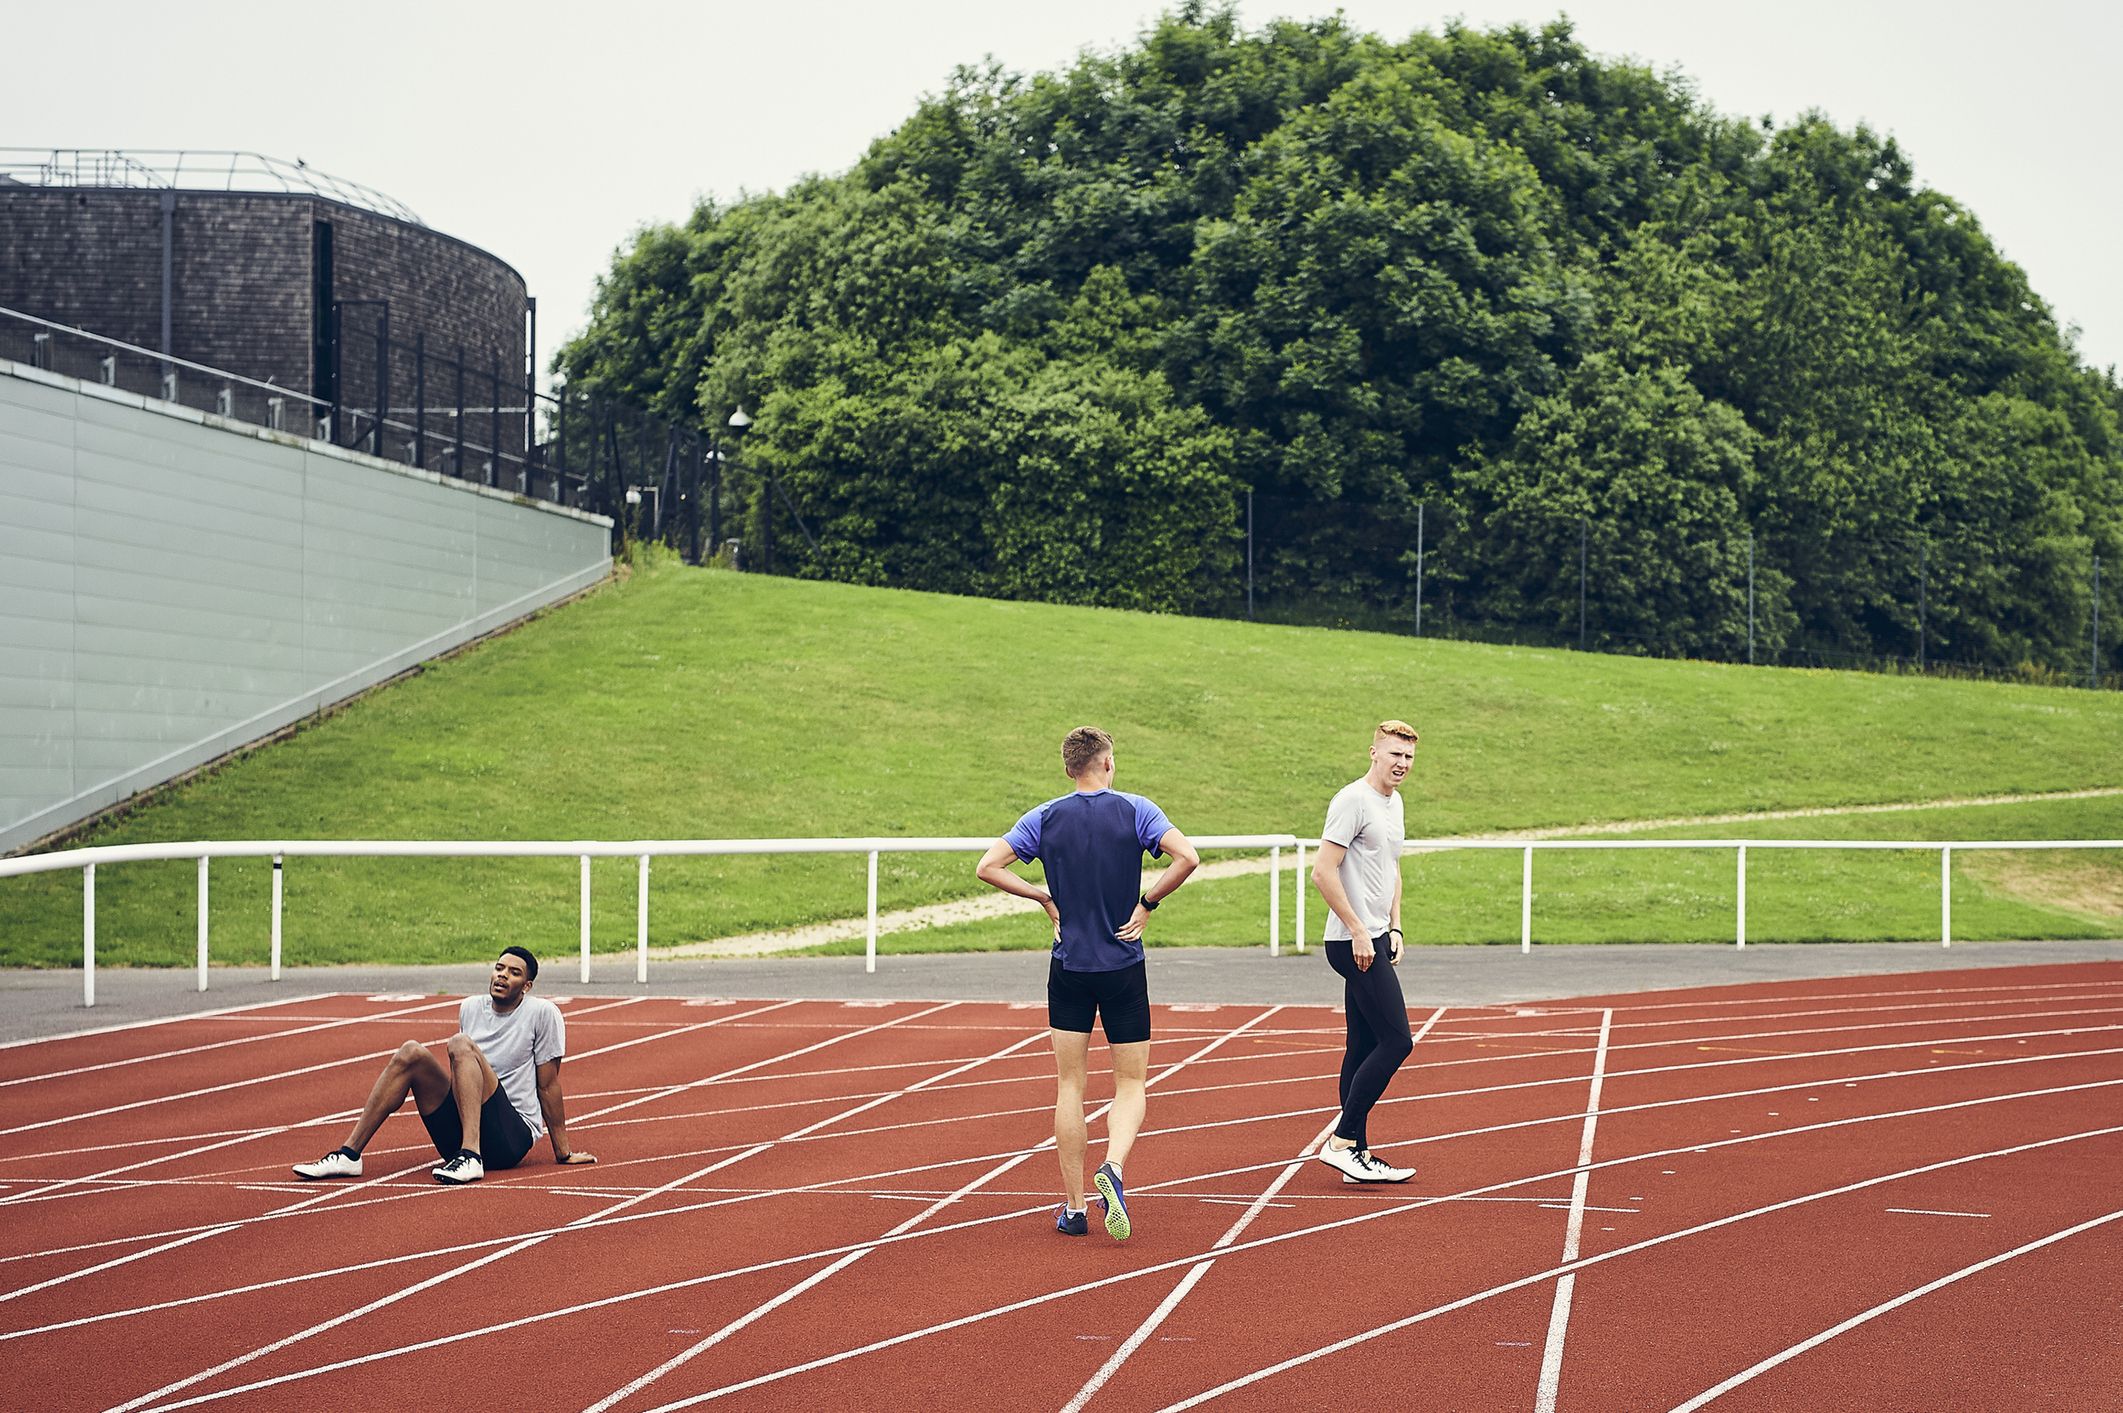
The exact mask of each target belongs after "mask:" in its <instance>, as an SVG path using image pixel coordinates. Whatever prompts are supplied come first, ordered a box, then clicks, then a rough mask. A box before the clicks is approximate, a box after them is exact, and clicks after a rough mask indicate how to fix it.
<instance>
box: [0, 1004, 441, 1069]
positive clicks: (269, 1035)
mask: <svg viewBox="0 0 2123 1413" xmlns="http://www.w3.org/2000/svg"><path fill="white" fill-rule="evenodd" d="M441 1004H454V1002H448V1003H445V1002H435V1001H429V1002H426V1003H424V1004H422V1005H418V1006H407V1007H404V1008H402V1009H400V1010H395V1011H385V1012H383V1013H382V1014H381V1015H374V1016H342V1017H339V1018H338V1019H335V1020H323V1021H317V1022H315V1023H313V1024H309V1025H303V1026H298V1027H297V1028H296V1029H293V1030H269V1031H262V1032H260V1033H258V1034H256V1035H242V1036H238V1037H236V1038H235V1039H233V1040H214V1041H209V1042H207V1043H206V1044H203V1045H186V1046H183V1047H182V1048H180V1049H176V1050H156V1051H154V1052H152V1053H150V1054H146V1055H131V1056H128V1057H127V1058H125V1059H122V1060H104V1061H102V1062H101V1063H99V1064H93V1065H76V1066H74V1067H73V1068H72V1069H69V1070H43V1071H40V1072H39V1073H37V1074H25V1075H18V1076H16V1077H15V1078H13V1079H0V1089H4V1088H7V1087H9V1086H12V1085H17V1084H35V1083H37V1082H39V1081H41V1080H47V1079H71V1078H73V1077H74V1076H76V1075H84V1074H94V1073H96V1072H97V1071H99V1070H115V1069H123V1068H124V1067H125V1066H127V1065H144V1064H147V1063H149V1062H150V1061H154V1060H174V1059H177V1058H178V1057H180V1056H183V1055H199V1054H204V1053H205V1052H207V1051H209V1050H227V1049H231V1048H233V1047H235V1046H238V1045H256V1044H259V1043H260V1042H262V1041H269V1040H290V1039H293V1038H294V1037H295V1036H298V1035H314V1034H316V1033H317V1032H319V1031H323V1030H339V1029H342V1028H343V1027H346V1026H350V1025H363V1024H366V1023H368V1022H370V1021H380V1020H390V1019H392V1018H394V1017H397V1016H410V1015H417V1014H419V1013H420V1012H422V1011H432V1010H434V1009H436V1007H437V1006H438V1005H441ZM260 1019H267V1018H266V1017H260Z"/></svg>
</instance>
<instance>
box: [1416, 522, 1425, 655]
mask: <svg viewBox="0 0 2123 1413" xmlns="http://www.w3.org/2000/svg"><path fill="white" fill-rule="evenodd" d="M1424 508H1425V505H1424V502H1422V501H1417V502H1416V503H1415V636H1416V637H1418V638H1420V637H1422V636H1423V510H1424Z"/></svg>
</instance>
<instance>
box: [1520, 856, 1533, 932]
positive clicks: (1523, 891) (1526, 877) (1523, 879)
mask: <svg viewBox="0 0 2123 1413" xmlns="http://www.w3.org/2000/svg"><path fill="white" fill-rule="evenodd" d="M1519 950H1520V951H1521V952H1530V951H1532V950H1533V846H1532V845H1530V844H1529V845H1527V846H1526V865H1525V869H1524V871H1523V872H1522V873H1521V874H1520V876H1519Z"/></svg>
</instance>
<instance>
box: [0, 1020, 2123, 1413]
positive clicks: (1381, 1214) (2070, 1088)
mask: <svg viewBox="0 0 2123 1413" xmlns="http://www.w3.org/2000/svg"><path fill="white" fill-rule="evenodd" d="M2008 1063H2009V1062H2008ZM2118 1085H2123V1079H2110V1080H2095V1081H2089V1082H2086V1083H2081V1084H2071V1085H2059V1086H2053V1087H2050V1088H2047V1089H2036V1090H2024V1091H2019V1092H2016V1093H2012V1094H2004V1095H1990V1096H1984V1097H1980V1098H1975V1099H1963V1100H1956V1101H1953V1102H1951V1103H1946V1104H1934V1105H1926V1106H1921V1107H1918V1108H1911V1109H1900V1110H1892V1111H1888V1112H1885V1113H1878V1114H1864V1115H1856V1116H1853V1117H1850V1118H1845V1119H1833V1120H1825V1121H1822V1122H1818V1123H1813V1124H1807V1125H1802V1126H1799V1127H1796V1128H1792V1129H1780V1130H1776V1131H1774V1132H1770V1133H1762V1134H1750V1135H1743V1136H1741V1137H1738V1138H1726V1139H1719V1140H1716V1141H1714V1142H1710V1143H1705V1144H1700V1145H1697V1144H1683V1145H1680V1146H1677V1147H1672V1148H1665V1149H1656V1150H1653V1151H1650V1152H1645V1153H1637V1154H1631V1155H1629V1156H1627V1157H1623V1158H1609V1159H1604V1160H1602V1161H1601V1162H1599V1163H1597V1164H1594V1165H1593V1166H1594V1167H1595V1168H1598V1169H1608V1168H1615V1167H1621V1166H1624V1165H1627V1164H1631V1163H1640V1162H1647V1161H1652V1160H1655V1159H1659V1158H1665V1157H1671V1156H1674V1155H1676V1154H1682V1153H1701V1152H1708V1151H1711V1150H1712V1149H1724V1148H1733V1147H1739V1146H1743V1145H1746V1144H1751V1143H1761V1142H1766V1141H1769V1140H1771V1139H1775V1138H1783V1137H1789V1136H1792V1135H1794V1134H1798V1133H1810V1132H1820V1131H1824V1130H1828V1129H1836V1128H1846V1127H1852V1126H1855V1125H1858V1124H1864V1123H1877V1122H1885V1121H1889V1120H1894V1119H1902V1118H1910V1117H1916V1116H1920V1115H1929V1114H1934V1113H1943V1112H1950V1111H1956V1110H1963V1109H1970V1108H1977V1107H1981V1106H1983V1105H1988V1104H2000V1103H2009V1102H2011V1101H2014V1100H2018V1099H2027V1098H2043V1097H2049V1096H2053V1095H2057V1094H2067V1093H2080V1092H2084V1091H2088V1090H2094V1089H2109V1088H2114V1087H2116V1086H2118ZM1566 1117H1569V1118H1576V1117H1579V1116H1578V1115H1575V1114H1573V1115H1568V1116H1566ZM2113 1133H2123V1127H2118V1128H2112V1129H2100V1130H2091V1131H2088V1132H2086V1133H2080V1134H2073V1135H2067V1136H2065V1137H2063V1138H2056V1139H2045V1140H2040V1141H2038V1142H2036V1143H2032V1144H2027V1145H2022V1146H2021V1147H2020V1148H2016V1149H2011V1150H1998V1151H1997V1152H1993V1153H1983V1154H1975V1155H1963V1156H1960V1157H1956V1158H1951V1159H1946V1160H1942V1161H1941V1162H1939V1163H1936V1164H1932V1165H1929V1166H1927V1167H1924V1168H1919V1169H1912V1170H1910V1171H1909V1172H1907V1173H1901V1174H1890V1175H1888V1177H1887V1178H1883V1179H1877V1180H1868V1181H1888V1180H1893V1179H1895V1178H1899V1177H1903V1176H1911V1175H1915V1174H1918V1173H1923V1172H1930V1171H1935V1170H1938V1169H1942V1168H1946V1167H1952V1166H1955V1165H1956V1164H1959V1163H1965V1162H1972V1161H1978V1160H1980V1159H1983V1158H1988V1157H1995V1156H1999V1154H2001V1153H2004V1152H2008V1151H2013V1152H2017V1151H2024V1150H2027V1149H2033V1148H2040V1147H2045V1146H2049V1145H2052V1144H2055V1143H2062V1142H2070V1141H2076V1140H2077V1139H2079V1138H2085V1137H2098V1136H2105V1135H2108V1134H2113ZM936 1166H941V1165H936ZM1275 1166H1280V1163H1279V1162H1278V1163H1274V1164H1256V1165H1253V1167H1252V1168H1244V1169H1238V1170H1237V1171H1253V1170H1258V1169H1260V1168H1265V1167H1275ZM1575 1172H1576V1169H1575V1168H1574V1167H1573V1168H1565V1169H1560V1170H1557V1171H1554V1172H1547V1173H1535V1174H1529V1175H1525V1176H1521V1177H1517V1178H1509V1179H1505V1180H1502V1181H1499V1182H1495V1183H1490V1184H1487V1185H1485V1186H1483V1187H1477V1188H1470V1189H1468V1190H1466V1191H1464V1192H1459V1193H1451V1194H1446V1195H1442V1196H1437V1197H1428V1198H1420V1199H1416V1200H1414V1201H1411V1202H1407V1203H1400V1204H1396V1205H1394V1206H1392V1207H1389V1208H1383V1209H1380V1210H1376V1211H1372V1212H1365V1213H1360V1214H1358V1215H1356V1216H1353V1217H1343V1218H1339V1219H1336V1220H1334V1221H1330V1222H1325V1223H1321V1224H1319V1225H1317V1226H1312V1227H1303V1228H1299V1229H1297V1230H1295V1231H1291V1232H1287V1233H1279V1234H1277V1235H1275V1236H1270V1237H1257V1238H1255V1239H1254V1240H1252V1241H1249V1242H1245V1243H1243V1244H1241V1245H1238V1246H1234V1247H1231V1248H1229V1249H1227V1251H1226V1252H1225V1254H1227V1255H1228V1254H1231V1253H1232V1252H1236V1251H1249V1250H1258V1249H1260V1248H1263V1247H1267V1246H1272V1245H1277V1244H1280V1243H1282V1242H1285V1241H1293V1240H1298V1239H1302V1238H1304V1237H1309V1236H1315V1235H1318V1234H1320V1233H1322V1232H1328V1231H1336V1230H1341V1229H1344V1228H1347V1227H1352V1226H1357V1225H1360V1224H1362V1223H1365V1222H1370V1221H1377V1220H1380V1219H1382V1218H1385V1217H1391V1216H1396V1215H1402V1214H1406V1213H1409V1212H1415V1211H1420V1210H1422V1209H1423V1208H1426V1207H1431V1206H1436V1205H1439V1204H1442V1203H1445V1202H1451V1201H1464V1200H1467V1199H1469V1198H1473V1197H1478V1196H1483V1195H1487V1194H1489V1193H1493V1192H1498V1191H1501V1190H1503V1189H1506V1188H1512V1187H1522V1186H1525V1185H1526V1184H1528V1183H1531V1182H1545V1181H1551V1180H1554V1179H1558V1178H1562V1177H1565V1176H1572V1175H1574V1174H1575ZM1158 1185H1160V1186H1163V1185H1170V1184H1158ZM1823 1195H1833V1194H1815V1196H1823ZM1796 1200H1798V1201H1809V1200H1813V1198H1811V1197H1806V1198H1800V1199H1796ZM702 1205H707V1206H712V1205H721V1204H719V1203H710V1204H702ZM1039 1210H1041V1208H1040V1207H1037V1206H1035V1207H1030V1208H1021V1209H1018V1210H1015V1211H1010V1212H1004V1213H1001V1214H998V1215H995V1216H990V1217H981V1218H974V1219H970V1220H967V1221H963V1222H954V1223H949V1224H946V1225H945V1226H942V1227H932V1228H929V1229H927V1230H926V1231H923V1232H919V1233H912V1234H910V1235H906V1236H900V1237H896V1238H893V1239H892V1242H891V1243H881V1242H877V1241H875V1240H874V1239H873V1240H872V1241H869V1242H858V1243H854V1244H852V1245H848V1246H841V1247H829V1248H825V1249H823V1250H819V1251H811V1252H805V1253H801V1254H798V1255H793V1256H787V1257H780V1258H776V1259H773V1260H770V1261H763V1262H756V1263H754V1264H752V1265H750V1266H745V1267H738V1268H733V1269H731V1270H727V1271H718V1272H711V1273H709V1274H707V1275H704V1276H693V1277H688V1278H685V1279H682V1280H677V1281H670V1282H665V1283H663V1284H660V1285H656V1286H649V1287H645V1288H642V1289H638V1290H635V1291H630V1292H623V1293H621V1294H618V1295H613V1296H606V1297H603V1298H601V1299H597V1300H591V1301H583V1302H580V1303H578V1304H575V1305H571V1306H565V1307H561V1308H558V1309H554V1310H549V1311H544V1312H541V1313H539V1314H535V1315H527V1316H521V1317H518V1318H516V1319H513V1320H507V1321H501V1322H497V1323H494V1324H490V1325H485V1326H480V1327H476V1328H473V1329H469V1330H463V1331H458V1332H455V1333H451V1334H446V1335H442V1336H439V1337H437V1338H433V1339H428V1340H422V1341H418V1342H415V1343H410V1344H405V1345H398V1346H394V1347H392V1348H390V1349H386V1350H380V1351H375V1352H372V1353H369V1354H363V1355H357V1356H353V1357H350V1358H347V1359H342V1360H337V1361H333V1362H331V1363H327V1364H323V1365H317V1366H312V1367H310V1368H308V1369H300V1370H296V1371H294V1372H291V1373H287V1374H282V1375H279V1376H276V1377H274V1378H271V1379H264V1380H259V1381H256V1382H253V1383H250V1384H242V1385H238V1386H235V1387H232V1388H228V1389H223V1390H219V1391H217V1392H215V1393H211V1394H205V1395H200V1396H197V1397H194V1398H191V1399H186V1400H184V1401H182V1402H180V1403H174V1404H169V1405H166V1407H167V1408H171V1409H174V1408H182V1407H191V1406H195V1405H198V1404H203V1403H209V1402H213V1401H216V1400H218V1399H221V1398H227V1397H233V1396H236V1395H239V1394H244V1393H251V1392H255V1391H257V1390H258V1389H262V1388H268V1387H274V1386H277V1385H280V1384H284V1383H289V1382H293V1381H296V1380H300V1379H305V1378H312V1377H315V1376H317V1375H320V1374H326V1373H335V1372H337V1371H339V1370H341V1369H346V1368H353V1367H357V1366H359V1365H364V1364H371V1363H375V1362H377V1361H379V1360H384V1359H392V1358H397V1357H399V1356H401V1355H405V1354H412V1353H417V1352H420V1351H424V1350H427V1349H434V1348H442V1347H445V1346H460V1345H462V1344H463V1343H464V1342H465V1341H467V1340H469V1339H472V1338H475V1337H477V1336H480V1335H484V1334H498V1333H501V1332H503V1331H506V1330H511V1329H516V1328H520V1327H523V1326H527V1325H532V1324H539V1323H543V1322H545V1321H548V1320H554V1319H561V1318H566V1317H569V1316H572V1315H577V1314H583V1313H586V1312H588V1311H591V1310H598V1309H604V1308H607V1307H610V1306H614V1305H620V1304H624V1303H627V1302H629V1301H633V1300H638V1299H643V1298H647V1297H650V1296H656V1295H663V1294H668V1293H670V1292H672V1291H677V1290H684V1289H689V1288H692V1287H696V1286H701V1285H709V1284H714V1283H716V1282H719V1281H723V1280H730V1279H735V1278H737V1277H740V1276H746V1275H753V1274H757V1273H759V1272H761V1271H766V1270H771V1269H775V1268H777V1267H783V1266H789V1265H795V1264H800V1263H806V1262H810V1261H816V1260H820V1259H824V1258H827V1257H832V1256H837V1255H841V1254H845V1253H846V1252H848V1251H851V1250H861V1249H864V1248H865V1247H866V1246H876V1245H884V1244H897V1243H902V1242H906V1241H909V1240H918V1239H921V1238H924V1237H927V1236H934V1235H940V1234H944V1233H947V1232H953V1231H963V1230H967V1229H970V1228H973V1227H980V1226H988V1225H993V1224H995V1223H997V1222H1003V1221H1015V1220H1018V1219H1019V1218H1021V1217H1024V1216H1026V1215H1029V1214H1030V1213H1032V1212H1037V1211H1039ZM643 1215H644V1216H654V1215H668V1213H666V1214H643ZM640 1219H641V1218H640V1217H636V1218H632V1219H631V1220H640ZM617 1220H622V1221H624V1220H630V1219H629V1218H619V1219H617ZM1729 1220H1731V1219H1720V1221H1721V1222H1724V1221H1729ZM583 1225H585V1222H578V1223H571V1224H570V1227H569V1228H560V1229H558V1230H560V1231H565V1230H569V1229H571V1228H580V1227H581V1226H583ZM1664 1239H1666V1238H1655V1239H1653V1244H1656V1243H1657V1241H1659V1240H1664ZM481 1244H484V1243H481ZM1625 1250H1627V1248H1617V1250H1615V1251H1613V1252H1607V1253H1603V1254H1601V1255H1599V1256H1594V1257H1589V1258H1584V1259H1582V1260H1580V1262H1579V1263H1578V1266H1579V1268H1580V1269H1582V1268H1583V1267H1585V1266H1589V1265H1595V1264H1598V1263H1600V1262H1602V1261H1606V1260H1609V1259H1612V1258H1613V1257H1615V1256H1617V1255H1620V1254H1623V1253H1624V1251H1625ZM1204 1254H1206V1253H1204ZM1198 1259H1200V1257H1199V1256H1187V1257H1180V1258H1177V1259H1174V1260H1170V1261H1165V1262H1161V1263H1158V1264H1156V1265H1151V1266H1146V1267H1141V1268H1138V1269H1136V1270H1133V1271H1128V1272H1124V1273H1122V1274H1119V1275H1115V1276H1108V1277H1105V1278H1103V1279H1100V1280H1095V1281H1090V1282H1086V1283H1083V1284H1079V1285H1076V1286H1070V1287H1065V1288H1063V1289H1061V1290H1056V1291H1049V1292H1046V1293H1044V1294H1041V1295H1036V1296H1032V1297H1029V1298H1027V1299H1024V1300H1021V1301H1016V1302H1012V1303H1010V1304H1008V1305H1004V1306H999V1307H996V1308H994V1309H991V1310H987V1311H982V1312H978V1313H976V1314H973V1315H969V1316H962V1317H960V1318H959V1319H956V1320H952V1321H947V1322H945V1323H944V1324H941V1325H934V1326H930V1327H927V1328H925V1329H921V1330H915V1331H911V1332H909V1333H907V1334H903V1335H898V1336H893V1337H891V1338H889V1339H886V1340H884V1341H880V1342H875V1343H873V1344H870V1345H865V1346H861V1347H858V1348H856V1349H853V1350H846V1351H842V1352H841V1353H839V1354H837V1355H832V1356H827V1357H825V1358H823V1359H820V1360H814V1361H812V1362H811V1363H809V1364H806V1365H802V1366H796V1367H792V1368H789V1369H785V1370H782V1371H780V1372H778V1373H775V1374H772V1375H763V1376H760V1378H758V1379H755V1380H753V1381H751V1384H757V1383H761V1382H774V1381H776V1380H779V1379H781V1378H786V1377H789V1376H791V1375H793V1374H797V1373H804V1372H808V1371H809V1370H810V1369H812V1368H816V1367H823V1366H824V1365H826V1364H831V1363H838V1362H840V1361H841V1360H843V1359H848V1358H854V1357H856V1356H858V1355H861V1354H867V1353H871V1352H874V1351H875V1350H878V1349H883V1348H887V1347H890V1346H892V1345H897V1344H903V1343H907V1342H909V1341H910V1340H914V1339H919V1338H925V1337H927V1336H928V1335H931V1334H937V1333H942V1332H944V1331H947V1330H951V1329H957V1328H961V1327H963V1326H966V1325H970V1324H976V1323H980V1322H981V1321H984V1320H988V1319H992V1318H995V1317H997V1316H999V1315H1005V1314H1010V1313H1014V1312H1015V1311H1017V1310H1021V1309H1028V1308H1031V1307H1033V1306H1037V1305H1041V1304H1045V1303H1048V1302H1050V1301H1053V1300H1058V1299H1064V1298H1067V1297H1070V1296H1074V1295H1079V1294H1083V1293H1085V1292H1087V1291H1091V1290H1097V1289H1102V1288H1104V1287H1107V1286H1111V1285H1116V1284H1120V1283H1122V1282H1126V1281H1130V1280H1135V1279H1138V1278H1140V1277H1142V1276H1147V1275H1153V1274H1156V1273H1158V1272H1160V1271H1167V1270H1172V1269H1176V1268H1178V1267H1182V1266H1186V1265H1189V1264H1191V1263H1193V1262H1194V1261H1196V1260H1198ZM375 1264H386V1263H383V1262H379V1263H375ZM1560 1274H1562V1272H1561V1271H1556V1270H1551V1271H1547V1272H1543V1273H1540V1274H1538V1275H1535V1276H1532V1277H1528V1278H1526V1279H1525V1280H1524V1281H1520V1282H1514V1283H1513V1285H1512V1287H1511V1288H1513V1289H1516V1288H1518V1287H1519V1286H1520V1285H1523V1284H1526V1283H1537V1282H1540V1281H1545V1280H1549V1279H1553V1278H1555V1277H1556V1276H1558V1275H1560ZM1491 1293H1492V1294H1494V1293H1501V1291H1497V1292H1491ZM1484 1298H1486V1297H1484ZM1434 1313H1442V1312H1441V1311H1440V1312H1434ZM69 1323H88V1321H86V1320H83V1321H74V1322H69ZM0 1338H4V1336H0ZM751 1384H748V1385H746V1386H747V1387H749V1386H751ZM735 1391H736V1387H735V1386H732V1387H730V1388H727V1389H725V1390H721V1391H718V1392H735ZM694 1401H699V1400H694ZM669 1406H673V1407H675V1406H680V1405H669Z"/></svg>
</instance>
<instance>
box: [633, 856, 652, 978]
mask: <svg viewBox="0 0 2123 1413" xmlns="http://www.w3.org/2000/svg"><path fill="white" fill-rule="evenodd" d="M634 979H635V980H636V981H638V982H640V983H641V984H642V985H644V986H646V985H648V984H649V856H648V855H647V854H643V855H642V856H641V877H640V878H639V879H638V880H637V881H636V883H635V885H634Z"/></svg>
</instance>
